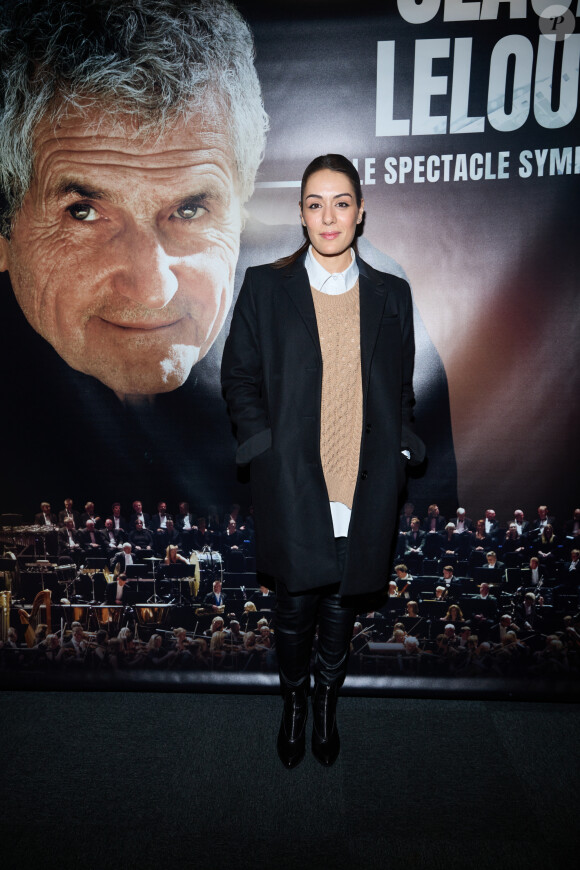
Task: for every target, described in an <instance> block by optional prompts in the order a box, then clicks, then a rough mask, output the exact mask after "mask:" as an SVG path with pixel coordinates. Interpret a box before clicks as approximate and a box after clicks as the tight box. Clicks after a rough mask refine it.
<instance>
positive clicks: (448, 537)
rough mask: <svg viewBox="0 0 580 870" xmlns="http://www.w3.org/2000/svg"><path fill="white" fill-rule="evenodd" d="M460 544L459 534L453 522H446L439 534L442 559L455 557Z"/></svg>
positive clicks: (447, 559)
mask: <svg viewBox="0 0 580 870" xmlns="http://www.w3.org/2000/svg"><path fill="white" fill-rule="evenodd" d="M460 545H461V535H458V534H457V532H456V531H455V523H447V525H446V526H445V529H444V530H443V531H442V532H441V533H440V535H439V546H440V548H441V555H442V557H443V559H444V560H445V561H446V562H448V561H449V560H450V559H455V558H457V551H458V550H459V547H460Z"/></svg>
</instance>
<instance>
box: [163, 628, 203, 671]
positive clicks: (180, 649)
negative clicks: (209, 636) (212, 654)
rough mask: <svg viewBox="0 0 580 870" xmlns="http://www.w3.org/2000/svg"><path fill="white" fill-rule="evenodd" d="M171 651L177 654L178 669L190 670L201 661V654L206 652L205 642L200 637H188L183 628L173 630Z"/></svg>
mask: <svg viewBox="0 0 580 870" xmlns="http://www.w3.org/2000/svg"><path fill="white" fill-rule="evenodd" d="M171 649H172V650H174V651H175V652H176V653H177V666H178V667H179V668H183V669H187V668H192V667H194V665H195V664H196V663H198V662H200V661H201V660H202V657H203V654H204V653H205V652H207V641H206V640H204V639H203V638H202V637H198V638H193V637H190V636H189V635H188V634H187V631H186V630H185V628H174V629H173V641H172V643H171Z"/></svg>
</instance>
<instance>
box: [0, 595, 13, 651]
mask: <svg viewBox="0 0 580 870" xmlns="http://www.w3.org/2000/svg"><path fill="white" fill-rule="evenodd" d="M11 597H12V596H11V593H10V592H8V591H6V592H0V608H1V609H2V614H1V619H0V640H4V641H5V640H8V629H9V628H10V599H11Z"/></svg>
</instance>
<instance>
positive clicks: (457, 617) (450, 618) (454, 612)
mask: <svg viewBox="0 0 580 870" xmlns="http://www.w3.org/2000/svg"><path fill="white" fill-rule="evenodd" d="M441 621H442V622H445V623H446V624H451V625H454V626H459V625H461V624H462V623H464V622H465V617H464V616H463V611H462V610H461V607H460V606H459V605H458V604H450V605H449V607H448V608H447V613H446V614H445V616H442V617H441ZM446 627H447V626H446Z"/></svg>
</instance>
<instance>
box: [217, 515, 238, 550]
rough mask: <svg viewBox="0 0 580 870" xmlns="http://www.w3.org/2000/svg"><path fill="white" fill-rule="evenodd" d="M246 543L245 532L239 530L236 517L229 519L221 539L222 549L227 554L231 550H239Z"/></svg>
mask: <svg viewBox="0 0 580 870" xmlns="http://www.w3.org/2000/svg"><path fill="white" fill-rule="evenodd" d="M243 543H244V533H243V532H241V531H239V529H238V527H237V525H236V521H235V519H233V518H232V519H230V520H228V524H227V527H226V530H225V532H224V533H223V535H222V537H221V541H220V549H221V551H222V553H223V555H225V554H226V553H227V552H228V551H229V550H239V549H240V548H241V546H242V544H243Z"/></svg>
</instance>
